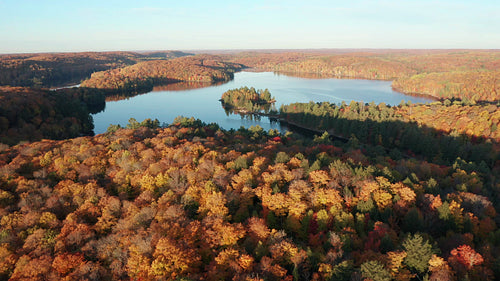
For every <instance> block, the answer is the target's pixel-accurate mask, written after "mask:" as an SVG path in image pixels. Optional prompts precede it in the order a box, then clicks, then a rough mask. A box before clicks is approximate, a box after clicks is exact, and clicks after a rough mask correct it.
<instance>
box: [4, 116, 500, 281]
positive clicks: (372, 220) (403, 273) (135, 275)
mask: <svg viewBox="0 0 500 281" xmlns="http://www.w3.org/2000/svg"><path fill="white" fill-rule="evenodd" d="M148 124H149V123H148ZM130 128H135V129H118V130H116V131H114V132H110V133H107V134H101V135H98V136H95V137H80V138H75V139H69V140H63V141H48V140H45V141H42V142H33V143H26V144H22V145H18V146H14V147H12V148H9V149H6V150H4V151H2V152H1V153H0V163H2V168H1V169H0V188H1V190H2V191H1V199H0V203H1V214H2V219H1V229H2V232H1V233H2V234H1V236H0V239H1V247H0V249H1V250H0V255H1V256H2V259H1V265H2V266H1V267H0V269H1V272H0V274H2V277H3V278H11V279H12V280H28V279H29V280H60V279H94V280H95V279H99V280H128V279H190V280H198V279H206V280H221V279H225V280H229V279H235V280H276V279H286V280H288V279H290V280H292V279H304V280H352V279H353V278H354V279H362V278H371V279H373V280H391V279H396V280H422V279H427V278H428V279H429V280H453V279H454V278H458V279H460V280H462V279H464V278H469V279H472V280H479V279H481V280H493V279H494V278H495V277H496V278H498V277H499V275H498V274H499V273H500V272H499V271H498V269H499V267H498V264H499V260H498V255H497V254H496V253H497V252H498V250H499V246H500V243H499V241H500V231H499V230H498V226H497V221H498V215H497V211H498V207H497V206H498V188H499V185H498V179H496V178H495V176H494V175H495V174H496V175H498V167H497V168H496V170H491V171H490V170H484V171H482V172H478V171H476V170H475V168H473V166H472V164H470V163H466V162H460V161H458V160H457V162H456V163H455V164H453V165H437V164H435V163H433V162H432V161H426V160H423V159H420V158H419V157H416V158H411V159H406V158H400V159H391V157H390V155H389V154H387V153H384V152H383V151H382V152H379V153H377V154H376V155H371V154H370V153H369V150H372V149H374V148H370V147H371V146H369V145H367V146H365V148H364V149H360V148H359V146H358V145H356V144H355V143H353V142H350V143H348V144H344V145H342V144H337V145H332V144H331V143H328V139H317V140H315V141H314V142H311V141H310V140H306V139H300V138H295V137H293V136H281V135H276V133H275V132H273V131H270V132H264V131H263V130H262V129H261V128H259V127H253V128H250V129H248V130H247V129H241V130H238V131H230V132H229V131H223V130H220V129H219V128H218V126H217V125H215V124H210V125H206V124H203V123H201V122H200V121H197V120H195V119H187V118H178V119H177V120H174V122H173V125H171V126H169V127H167V128H163V129H157V128H155V127H154V126H152V127H151V126H150V128H148V127H137V126H135V125H133V124H132V125H131V126H130Z"/></svg>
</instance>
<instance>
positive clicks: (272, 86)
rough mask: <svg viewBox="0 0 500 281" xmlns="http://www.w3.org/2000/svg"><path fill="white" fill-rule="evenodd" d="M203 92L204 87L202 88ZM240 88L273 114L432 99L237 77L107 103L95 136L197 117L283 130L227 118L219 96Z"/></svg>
mask: <svg viewBox="0 0 500 281" xmlns="http://www.w3.org/2000/svg"><path fill="white" fill-rule="evenodd" d="M201 86H207V87H202V88H200V87H201ZM243 86H247V87H254V88H255V89H265V88H267V89H269V91H270V92H271V94H272V95H273V96H274V97H275V98H276V108H277V109H279V107H280V106H281V105H282V104H290V103H294V102H309V101H314V102H322V101H328V102H331V103H336V104H340V103H341V102H342V101H345V102H346V103H349V102H351V101H352V100H354V101H360V102H365V103H370V102H372V101H373V102H375V103H376V104H378V103H381V102H384V103H386V104H390V105H398V104H400V103H401V101H411V102H412V103H427V102H431V101H432V99H429V98H424V97H415V96H409V95H404V94H402V93H399V92H396V91H393V90H392V88H391V82H390V81H377V80H360V79H333V78H332V79H311V78H299V77H292V76H287V75H284V74H277V73H273V72H249V71H242V72H238V73H235V75H234V79H233V80H231V81H229V82H227V83H223V84H218V85H211V86H208V85H202V84H200V83H180V84H171V85H168V86H166V87H158V88H155V90H153V91H152V92H149V93H146V94H142V95H138V96H135V97H130V98H128V99H124V100H119V101H109V102H106V108H105V110H104V111H102V112H99V113H97V114H95V115H93V118H94V125H95V129H94V131H95V133H96V134H100V133H104V132H106V130H107V128H108V127H109V125H110V124H120V125H121V126H125V125H126V124H127V123H128V120H129V119H130V118H135V119H136V120H137V121H139V122H140V121H142V120H144V119H147V118H151V119H153V120H154V119H155V118H156V119H158V120H159V121H160V123H164V122H165V123H171V122H172V121H173V120H174V118H175V117H177V116H179V115H182V116H186V117H191V116H193V117H195V118H198V119H200V120H202V121H203V122H206V123H212V122H215V123H217V124H219V126H221V127H222V128H224V129H231V128H234V129H238V128H240V127H241V126H243V127H247V128H248V127H250V126H252V125H260V126H261V127H262V128H264V130H266V131H267V130H269V129H271V128H272V129H278V130H280V131H283V130H285V129H286V128H282V127H281V126H280V124H279V123H274V122H273V123H271V122H270V121H269V119H268V118H267V117H262V118H261V119H260V120H252V119H250V118H242V117H241V116H240V115H232V114H230V115H227V114H226V112H225V111H224V109H223V108H222V106H221V103H220V102H219V99H220V98H221V96H222V93H224V92H225V91H227V90H229V89H235V88H240V87H243Z"/></svg>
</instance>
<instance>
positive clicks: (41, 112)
mask: <svg viewBox="0 0 500 281" xmlns="http://www.w3.org/2000/svg"><path fill="white" fill-rule="evenodd" d="M104 100H105V96H104V95H103V94H102V92H101V91H98V90H94V89H86V88H73V89H62V90H58V91H49V90H42V89H30V88H22V87H0V143H3V144H8V145H13V144H17V143H18V142H19V141H37V140H41V139H66V138H74V137H78V136H82V135H93V134H94V132H93V129H94V123H93V120H92V116H91V115H90V114H93V113H97V112H99V111H101V110H103V109H104V107H105V101H104Z"/></svg>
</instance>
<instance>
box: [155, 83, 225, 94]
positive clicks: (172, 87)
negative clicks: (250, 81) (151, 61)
mask: <svg viewBox="0 0 500 281" xmlns="http://www.w3.org/2000/svg"><path fill="white" fill-rule="evenodd" d="M227 82H229V81H219V82H215V83H210V82H198V81H189V82H178V83H172V84H166V85H160V86H154V87H153V92H160V91H185V90H193V89H200V88H206V87H210V86H219V85H222V84H225V83H227Z"/></svg>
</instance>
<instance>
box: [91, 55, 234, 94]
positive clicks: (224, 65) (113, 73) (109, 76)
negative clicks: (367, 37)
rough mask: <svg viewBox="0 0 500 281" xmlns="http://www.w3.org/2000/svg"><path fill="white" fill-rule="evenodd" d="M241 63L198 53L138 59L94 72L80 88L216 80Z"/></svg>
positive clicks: (139, 88)
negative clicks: (130, 63) (134, 62)
mask: <svg viewBox="0 0 500 281" xmlns="http://www.w3.org/2000/svg"><path fill="white" fill-rule="evenodd" d="M242 68H243V66H242V65H240V64H236V63H229V62H225V61H223V60H222V59H221V58H219V57H217V56H209V55H198V56H191V57H184V58H177V59H172V60H154V61H147V62H140V63H137V64H134V65H132V66H127V67H123V68H116V69H111V70H107V71H101V72H96V73H93V74H92V76H91V77H90V78H89V79H87V80H85V81H83V82H82V84H81V85H82V86H83V87H89V88H99V89H112V90H120V91H124V92H145V91H150V90H152V89H153V86H155V85H162V84H169V83H174V82H182V81H185V82H193V81H194V82H208V83H213V82H219V81H228V80H230V79H232V78H233V74H234V72H235V71H238V70H240V69H242Z"/></svg>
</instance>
